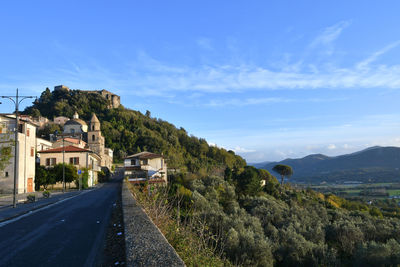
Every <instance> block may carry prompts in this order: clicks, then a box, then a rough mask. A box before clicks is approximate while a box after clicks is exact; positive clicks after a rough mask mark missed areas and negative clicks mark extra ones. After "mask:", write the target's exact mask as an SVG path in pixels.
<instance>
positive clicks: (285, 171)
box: [272, 164, 293, 185]
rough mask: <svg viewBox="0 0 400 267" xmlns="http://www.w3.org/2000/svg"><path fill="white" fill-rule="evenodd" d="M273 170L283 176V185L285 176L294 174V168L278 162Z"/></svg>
mask: <svg viewBox="0 0 400 267" xmlns="http://www.w3.org/2000/svg"><path fill="white" fill-rule="evenodd" d="M272 170H273V171H274V172H276V173H278V174H279V175H280V176H281V185H283V180H284V179H285V176H286V177H290V176H292V175H293V169H292V167H290V166H288V165H283V164H277V165H275V166H274V167H273V168H272Z"/></svg>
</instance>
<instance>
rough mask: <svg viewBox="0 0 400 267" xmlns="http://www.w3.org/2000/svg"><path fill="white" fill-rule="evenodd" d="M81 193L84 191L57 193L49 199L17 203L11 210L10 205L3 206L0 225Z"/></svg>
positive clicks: (0, 210)
mask: <svg viewBox="0 0 400 267" xmlns="http://www.w3.org/2000/svg"><path fill="white" fill-rule="evenodd" d="M82 192H84V191H72V192H66V193H62V192H57V194H54V195H51V196H50V197H49V198H40V199H39V200H37V201H36V202H33V203H23V202H21V203H18V204H17V207H16V208H13V207H12V205H8V206H3V207H1V208H0V223H1V222H4V221H7V220H10V219H12V218H15V217H18V216H21V215H23V214H26V213H29V212H31V211H34V210H36V209H40V208H42V207H45V206H48V205H51V204H53V203H56V202H58V201H60V200H63V199H67V198H70V197H73V196H76V195H79V194H80V193H82ZM38 193H41V192H38ZM11 198H12V196H11Z"/></svg>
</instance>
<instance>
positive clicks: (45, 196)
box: [43, 190, 50, 198]
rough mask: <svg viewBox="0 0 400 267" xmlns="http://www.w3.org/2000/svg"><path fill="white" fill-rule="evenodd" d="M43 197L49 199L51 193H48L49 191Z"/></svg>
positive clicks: (44, 192)
mask: <svg viewBox="0 0 400 267" xmlns="http://www.w3.org/2000/svg"><path fill="white" fill-rule="evenodd" d="M43 197H44V198H49V197H50V191H48V190H45V191H43Z"/></svg>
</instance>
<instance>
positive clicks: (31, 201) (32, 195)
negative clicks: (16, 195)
mask: <svg viewBox="0 0 400 267" xmlns="http://www.w3.org/2000/svg"><path fill="white" fill-rule="evenodd" d="M35 201H36V196H35V195H34V194H30V195H28V196H27V197H26V202H28V203H33V202H35Z"/></svg>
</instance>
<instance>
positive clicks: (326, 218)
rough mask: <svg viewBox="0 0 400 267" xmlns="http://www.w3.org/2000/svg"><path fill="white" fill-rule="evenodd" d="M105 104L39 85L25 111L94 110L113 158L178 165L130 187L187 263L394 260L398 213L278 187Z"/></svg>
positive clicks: (156, 122)
mask: <svg viewBox="0 0 400 267" xmlns="http://www.w3.org/2000/svg"><path fill="white" fill-rule="evenodd" d="M106 107H107V102H106V100H105V99H103V98H101V97H100V96H99V95H96V94H88V93H85V92H82V91H78V90H73V91H54V92H50V90H46V91H44V92H43V93H42V96H41V97H40V99H39V101H38V102H37V103H36V104H34V105H33V106H32V107H29V108H27V109H26V110H25V112H26V113H29V114H33V115H35V116H38V115H43V116H46V117H48V118H52V117H53V116H59V115H64V116H68V117H71V116H72V115H73V113H74V112H75V111H77V112H78V113H79V114H80V116H81V117H82V118H84V119H86V120H88V119H89V118H90V116H91V113H92V112H95V113H96V114H97V115H98V117H99V119H100V121H101V122H102V131H103V133H104V136H105V138H106V145H107V146H108V147H111V148H112V149H114V150H115V152H116V158H117V159H119V160H120V159H122V158H123V157H124V155H126V154H131V153H135V152H139V151H142V150H149V151H152V152H157V153H164V155H166V157H167V159H168V162H169V167H172V168H177V169H181V172H179V173H172V174H170V175H169V178H170V183H169V187H168V188H161V187H159V188H157V187H153V186H143V187H142V188H140V187H139V188H135V189H134V190H133V192H134V194H135V196H136V197H137V199H138V200H139V201H140V203H142V204H143V205H144V207H145V209H146V211H147V212H149V215H150V216H151V217H152V218H153V220H154V221H155V222H156V223H158V224H159V227H160V229H161V230H163V231H164V234H165V236H166V237H167V238H168V239H169V241H170V242H171V244H173V245H174V246H175V248H176V250H177V251H178V253H180V254H181V255H182V258H184V259H185V261H186V264H187V265H188V266H230V265H234V266H396V265H398V264H400V219H399V217H400V210H398V209H393V210H391V211H386V212H382V210H380V209H379V208H377V207H375V206H373V205H366V204H364V203H361V202H352V201H348V200H345V199H343V198H340V197H337V196H335V195H332V194H321V193H317V192H315V191H313V190H305V189H296V188H292V187H291V186H290V185H280V184H279V183H278V181H277V179H276V178H275V177H274V176H272V175H271V174H270V173H269V172H268V171H266V170H260V169H256V168H254V167H251V166H246V162H245V161H244V160H243V159H242V158H241V157H239V156H236V155H235V154H234V153H233V152H232V151H226V150H225V149H222V148H217V147H213V146H209V145H208V144H207V142H206V141H205V140H204V139H199V138H197V137H193V136H189V135H188V134H187V132H186V131H185V130H184V129H182V128H180V129H177V128H176V127H175V126H173V125H172V124H170V123H168V122H165V121H162V120H160V119H155V118H151V116H150V113H147V116H146V115H143V114H141V113H140V112H138V111H133V110H129V109H125V108H124V107H122V106H121V107H120V108H118V109H107V108H106ZM48 132H51V131H50V130H48ZM313 160H314V161H315V160H316V161H318V159H313ZM288 165H290V164H288ZM292 167H293V169H294V173H296V171H297V166H292ZM262 182H263V183H265V186H262Z"/></svg>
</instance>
